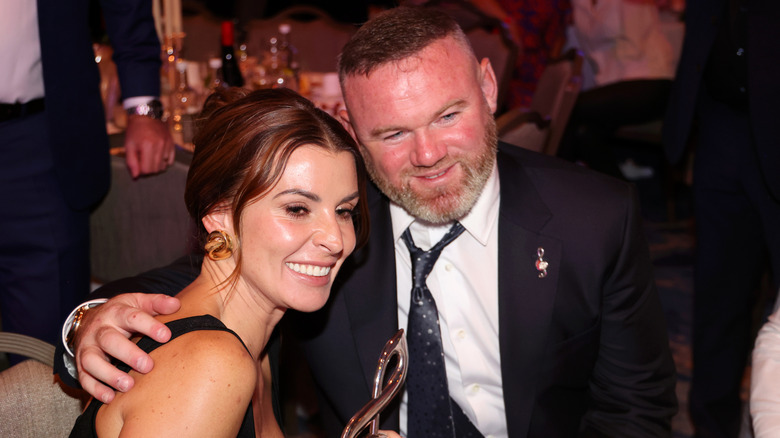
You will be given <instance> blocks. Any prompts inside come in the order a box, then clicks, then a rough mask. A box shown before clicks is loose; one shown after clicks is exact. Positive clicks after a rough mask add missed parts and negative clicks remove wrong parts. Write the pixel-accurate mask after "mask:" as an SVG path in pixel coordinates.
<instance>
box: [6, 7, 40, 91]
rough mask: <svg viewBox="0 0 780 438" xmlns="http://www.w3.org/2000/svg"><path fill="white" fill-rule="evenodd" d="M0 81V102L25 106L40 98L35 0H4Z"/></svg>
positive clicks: (38, 41) (38, 45)
mask: <svg viewBox="0 0 780 438" xmlns="http://www.w3.org/2000/svg"><path fill="white" fill-rule="evenodd" d="M0 78H2V82H0V103H15V102H20V103H25V102H29V101H31V100H33V99H37V98H39V97H43V68H42V67H41V40H40V36H39V35H38V5H37V2H36V0H3V6H2V13H0Z"/></svg>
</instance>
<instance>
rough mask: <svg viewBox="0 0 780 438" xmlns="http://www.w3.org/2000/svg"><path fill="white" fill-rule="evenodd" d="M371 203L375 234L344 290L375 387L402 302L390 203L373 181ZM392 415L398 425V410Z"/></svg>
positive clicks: (368, 377)
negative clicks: (398, 283)
mask: <svg viewBox="0 0 780 438" xmlns="http://www.w3.org/2000/svg"><path fill="white" fill-rule="evenodd" d="M368 202H369V210H370V214H371V237H370V238H369V242H368V244H367V245H366V246H365V247H364V248H362V249H361V250H360V251H358V252H356V253H355V254H354V255H353V256H352V257H351V260H352V263H354V265H355V266H354V267H351V269H355V270H354V272H353V274H352V275H351V276H350V277H349V279H348V280H347V284H345V287H343V288H342V290H343V291H344V300H345V303H346V306H347V314H348V315H349V320H350V325H351V327H352V334H353V336H354V342H355V347H356V348H357V353H358V356H359V358H360V365H361V368H362V371H363V376H364V378H365V380H366V384H367V386H368V387H369V388H373V385H374V384H373V381H374V374H375V372H376V367H377V363H378V360H379V352H380V351H381V350H382V347H384V345H385V343H386V342H387V340H388V339H390V337H392V336H393V335H394V334H395V332H396V331H397V330H398V303H397V291H396V273H395V247H394V242H393V239H392V235H393V232H392V225H391V219H390V209H389V204H388V201H387V199H386V198H385V197H384V196H382V195H381V194H380V193H379V191H378V190H377V189H376V188H375V187H374V186H373V184H369V186H368ZM369 260H370V261H369ZM356 268H357V269H356ZM346 341H347V340H345V342H346ZM366 401H368V399H366ZM395 405H396V406H397V403H396V404H395ZM387 415H388V414H386V415H385V417H386V416H387ZM391 415H392V418H391V421H393V422H394V423H395V427H396V428H397V423H398V410H397V409H394V410H393V412H392V414H391Z"/></svg>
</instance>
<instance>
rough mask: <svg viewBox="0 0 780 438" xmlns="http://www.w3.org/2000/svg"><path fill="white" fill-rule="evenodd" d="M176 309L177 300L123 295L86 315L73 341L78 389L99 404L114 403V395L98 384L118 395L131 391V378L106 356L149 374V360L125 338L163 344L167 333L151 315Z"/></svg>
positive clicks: (178, 304) (144, 295) (165, 297)
mask: <svg viewBox="0 0 780 438" xmlns="http://www.w3.org/2000/svg"><path fill="white" fill-rule="evenodd" d="M180 306H181V303H179V300H178V299H176V298H173V297H169V296H167V295H154V294H140V293H139V294H123V295H119V296H117V297H115V298H112V299H111V300H109V301H108V302H107V303H105V304H103V305H101V306H99V307H96V308H94V309H92V310H90V311H88V312H86V314H85V315H84V320H83V321H82V323H81V326H80V327H79V330H78V332H77V334H76V339H75V347H76V348H75V354H76V367H77V369H78V372H79V382H81V386H82V388H84V390H86V391H87V392H88V393H90V394H91V395H92V396H94V397H95V398H97V399H98V400H100V401H102V402H103V403H109V402H111V400H113V399H114V391H113V390H112V389H111V388H109V387H108V386H106V385H104V384H103V383H102V382H105V383H106V384H108V385H110V386H111V387H113V388H115V389H117V390H119V391H122V392H125V391H127V390H129V389H130V388H132V387H133V384H134V382H133V378H132V377H130V376H129V375H128V374H127V373H123V372H122V371H119V370H118V369H117V368H116V367H114V365H112V364H111V362H110V359H109V356H111V357H114V358H116V359H118V360H120V361H122V362H124V363H126V364H128V365H130V366H131V367H133V369H134V370H136V371H138V372H139V373H148V372H149V371H151V370H152V367H153V366H154V363H153V362H152V358H151V357H149V355H148V354H146V353H144V352H143V351H142V350H141V349H140V348H138V346H136V345H135V343H133V342H132V341H130V340H129V339H128V338H129V337H130V336H132V335H135V334H140V335H146V336H149V337H150V338H152V339H154V340H155V341H157V342H167V341H168V340H169V339H170V338H171V331H170V330H169V329H168V327H166V326H165V324H163V323H161V322H159V321H157V320H156V319H154V315H167V314H170V313H173V312H176V311H177V310H179V307H180Z"/></svg>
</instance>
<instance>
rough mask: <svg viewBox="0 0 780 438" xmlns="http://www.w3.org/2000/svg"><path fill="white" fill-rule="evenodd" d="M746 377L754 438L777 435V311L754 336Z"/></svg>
mask: <svg viewBox="0 0 780 438" xmlns="http://www.w3.org/2000/svg"><path fill="white" fill-rule="evenodd" d="M751 372H752V375H751V377H750V416H751V417H752V418H753V434H754V436H755V437H756V438H771V437H777V436H780V312H779V311H775V313H773V314H772V316H770V317H769V321H767V322H766V323H765V324H764V326H763V327H761V330H760V331H759V332H758V337H757V338H756V346H755V348H754V349H753V362H752V370H751Z"/></svg>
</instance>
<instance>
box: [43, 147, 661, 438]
mask: <svg viewBox="0 0 780 438" xmlns="http://www.w3.org/2000/svg"><path fill="white" fill-rule="evenodd" d="M498 163H499V178H500V184H501V206H500V214H499V234H500V236H501V239H500V243H499V289H500V290H499V318H500V321H499V333H500V335H499V337H500V348H501V367H502V371H501V373H502V379H503V387H504V402H505V406H506V412H507V423H508V430H509V436H510V437H513V438H514V437H545V438H549V437H561V438H571V437H575V436H581V437H582V436H614V437H628V436H630V437H661V436H669V435H670V433H671V432H670V429H671V417H672V416H673V415H674V413H675V412H676V398H675V392H674V388H675V369H674V364H673V362H672V358H671V354H670V351H669V345H668V339H667V336H666V325H665V323H664V316H663V312H662V308H661V303H660V300H659V297H658V295H657V292H656V289H655V285H654V281H653V275H652V272H651V262H650V259H649V251H648V249H647V246H646V243H645V239H644V234H643V230H642V228H641V220H640V217H639V212H638V205H637V199H636V196H635V193H634V190H633V188H632V186H630V185H628V184H624V183H621V182H617V181H615V180H612V179H610V178H608V177H605V176H603V175H601V174H597V173H594V172H590V171H588V170H585V169H583V168H581V167H579V166H575V165H572V164H569V163H566V162H563V161H561V160H558V159H555V158H551V157H548V156H544V155H540V154H537V153H534V152H529V151H526V150H524V149H520V148H517V147H514V146H510V145H505V144H502V145H501V151H500V152H499V156H498ZM368 202H369V208H370V213H371V238H370V239H369V243H368V245H367V246H366V247H364V248H363V249H361V250H360V251H358V252H356V253H355V254H354V255H353V256H351V257H350V258H349V259H348V261H347V262H346V263H345V265H344V266H343V267H342V269H341V271H340V272H339V274H338V276H337V279H336V284H335V285H334V287H333V290H332V293H331V298H330V299H329V301H328V304H326V306H325V307H324V308H323V309H322V310H320V311H318V312H315V313H311V314H303V313H296V312H290V313H288V315H287V316H286V317H285V324H286V325H287V327H288V328H292V330H294V332H295V333H296V335H297V336H298V337H299V339H300V340H301V342H302V344H303V347H304V351H305V353H306V355H307V359H308V360H307V361H308V363H309V366H310V368H311V369H312V372H313V374H314V377H315V379H316V382H317V385H318V390H319V394H320V396H321V397H320V407H321V409H322V414H323V418H324V420H325V422H326V427H327V429H328V436H340V433H341V430H342V428H343V427H344V425H345V424H346V422H347V420H349V418H350V417H351V416H352V415H353V414H355V413H356V412H357V411H358V409H360V408H361V407H362V406H363V404H364V403H366V402H367V401H368V400H369V398H370V394H371V391H370V388H371V387H372V380H373V375H374V370H375V367H376V364H377V361H378V355H379V351H380V350H381V348H382V346H383V345H384V344H385V342H386V341H387V340H388V339H389V338H390V337H391V336H392V335H393V334H394V333H395V332H396V330H397V326H398V324H397V302H396V286H395V260H394V249H393V242H392V238H391V237H390V236H391V235H392V234H391V226H390V214H389V209H388V208H389V207H388V206H389V204H388V201H387V199H386V198H384V197H383V196H382V195H381V194H379V192H378V191H377V190H376V188H375V187H373V186H371V187H370V190H369V199H368ZM539 247H542V248H544V250H545V258H546V259H547V260H549V263H550V267H549V269H548V275H547V277H546V278H539V277H538V274H539V272H538V271H537V270H536V268H535V264H534V263H535V261H536V251H537V248H539ZM196 265H197V259H182V260H181V261H180V263H178V264H177V265H175V266H174V267H172V268H169V269H165V270H158V271H155V272H151V273H147V274H145V275H144V276H142V277H140V278H135V279H128V280H120V281H118V282H114V283H112V284H109V285H107V286H104V288H103V289H102V290H101V291H100V292H99V293H101V294H103V295H106V294H115V293H118V292H123V291H124V292H130V291H146V292H167V293H171V292H175V291H178V290H181V288H182V287H183V286H184V285H186V284H188V283H189V282H191V281H192V280H193V279H194V276H195V275H197V270H198V268H199V266H196ZM57 357H60V356H59V355H58V356H57ZM59 370H60V371H62V368H61V367H60V368H59ZM61 374H63V373H61ZM64 378H67V376H65V377H64ZM397 407H398V406H397V403H396V404H395V405H394V406H393V407H392V408H391V409H389V410H388V411H386V412H385V414H384V415H383V416H382V418H383V419H384V421H383V425H384V427H385V428H389V429H394V430H397V428H398V409H397Z"/></svg>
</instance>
